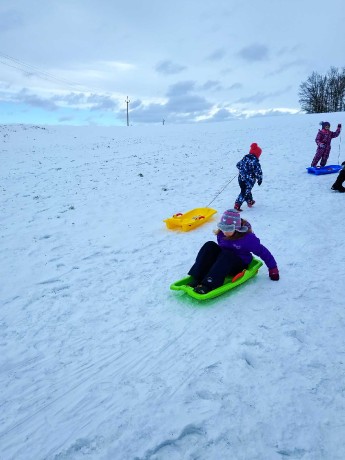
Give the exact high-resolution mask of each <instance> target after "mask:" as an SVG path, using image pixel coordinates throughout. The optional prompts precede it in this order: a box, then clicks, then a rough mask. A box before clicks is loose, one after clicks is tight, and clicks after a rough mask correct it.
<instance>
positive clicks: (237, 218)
mask: <svg viewBox="0 0 345 460" xmlns="http://www.w3.org/2000/svg"><path fill="white" fill-rule="evenodd" d="M218 228H219V229H220V230H221V231H222V232H234V231H235V230H236V231H237V232H241V233H245V232H246V231H247V230H248V227H247V226H246V225H243V226H242V222H241V215H240V213H239V212H237V211H236V210H235V209H228V210H227V211H225V212H224V214H223V215H222V218H221V219H220V222H219V223H218Z"/></svg>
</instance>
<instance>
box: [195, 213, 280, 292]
mask: <svg viewBox="0 0 345 460" xmlns="http://www.w3.org/2000/svg"><path fill="white" fill-rule="evenodd" d="M215 233H216V235H217V243H216V242H215V241H207V242H206V243H205V244H204V245H203V246H202V247H201V249H200V250H199V253H198V255H197V257H196V260H195V263H194V265H193V266H192V268H191V269H190V270H189V272H188V274H189V275H191V276H192V277H193V280H192V281H191V282H190V283H189V285H190V286H192V287H194V291H195V292H197V293H199V294H207V293H208V292H209V291H212V290H213V289H216V288H217V287H219V286H222V285H223V283H224V280H225V277H226V276H228V275H231V276H235V275H237V274H238V273H240V272H241V271H242V270H244V269H246V268H248V265H249V264H250V262H251V261H252V260H253V254H255V255H256V256H259V257H260V259H262V260H263V261H264V262H265V264H266V266H267V268H268V274H269V277H270V278H271V280H273V281H278V280H279V270H278V267H277V262H276V261H275V259H274V257H273V255H272V254H271V253H270V251H269V250H268V249H267V248H266V247H265V246H264V245H263V244H261V242H260V240H259V238H258V237H257V236H256V235H255V234H254V233H253V231H252V228H251V225H250V223H249V222H247V221H245V220H244V219H241V216H240V213H239V212H238V211H236V210H235V209H228V210H227V211H225V212H224V214H223V216H222V218H221V221H220V222H219V223H218V230H217V231H216V232H215ZM252 253H253V254H252Z"/></svg>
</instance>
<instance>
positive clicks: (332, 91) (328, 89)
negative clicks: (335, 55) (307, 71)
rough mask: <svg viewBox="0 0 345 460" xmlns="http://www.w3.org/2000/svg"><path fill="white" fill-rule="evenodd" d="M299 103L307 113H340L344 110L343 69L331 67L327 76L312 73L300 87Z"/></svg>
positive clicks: (344, 78)
mask: <svg viewBox="0 0 345 460" xmlns="http://www.w3.org/2000/svg"><path fill="white" fill-rule="evenodd" d="M298 95H299V98H300V99H299V103H300V104H301V108H302V110H304V111H305V112H307V113H325V112H341V111H343V110H344V109H345V68H344V69H342V70H341V71H340V70H339V69H337V68H336V67H331V69H330V70H329V72H328V74H327V75H324V76H323V75H320V74H319V73H317V72H313V73H312V74H311V75H310V76H309V77H308V79H307V80H306V81H305V82H303V83H302V84H301V85H300V89H299V93H298Z"/></svg>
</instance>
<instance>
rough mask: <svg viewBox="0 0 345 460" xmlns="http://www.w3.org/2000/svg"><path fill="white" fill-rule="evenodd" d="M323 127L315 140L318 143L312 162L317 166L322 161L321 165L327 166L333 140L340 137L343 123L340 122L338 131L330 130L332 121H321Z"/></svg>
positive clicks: (312, 164)
mask: <svg viewBox="0 0 345 460" xmlns="http://www.w3.org/2000/svg"><path fill="white" fill-rule="evenodd" d="M321 127H322V129H319V132H318V133H317V136H316V138H315V142H316V144H317V150H316V153H315V156H314V158H313V161H312V162H311V166H314V167H315V166H316V165H317V164H318V162H319V161H320V160H321V161H320V166H321V167H322V166H326V163H327V160H328V157H329V153H330V151H331V140H332V139H333V138H334V137H338V136H339V134H340V131H341V124H340V123H339V125H338V127H337V130H336V131H331V130H330V127H331V125H330V123H329V122H328V121H323V122H321Z"/></svg>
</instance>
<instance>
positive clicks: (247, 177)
mask: <svg viewBox="0 0 345 460" xmlns="http://www.w3.org/2000/svg"><path fill="white" fill-rule="evenodd" d="M236 167H237V168H238V169H239V177H238V178H239V180H241V181H243V182H253V183H254V182H255V180H257V181H258V184H259V185H260V184H261V182H262V169H261V165H260V161H259V160H258V158H256V156H255V155H253V154H251V153H248V154H247V155H245V156H244V157H243V158H242V160H240V161H239V162H238V163H237V165H236Z"/></svg>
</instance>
